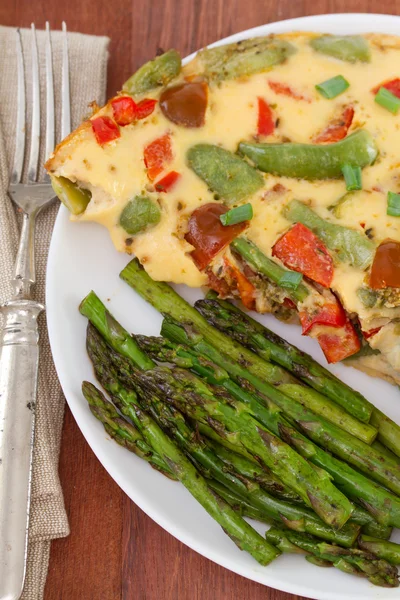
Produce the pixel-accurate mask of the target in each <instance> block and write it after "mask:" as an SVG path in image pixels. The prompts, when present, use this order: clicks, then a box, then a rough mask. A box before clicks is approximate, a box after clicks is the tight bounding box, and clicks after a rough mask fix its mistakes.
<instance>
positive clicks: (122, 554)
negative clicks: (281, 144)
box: [0, 0, 400, 600]
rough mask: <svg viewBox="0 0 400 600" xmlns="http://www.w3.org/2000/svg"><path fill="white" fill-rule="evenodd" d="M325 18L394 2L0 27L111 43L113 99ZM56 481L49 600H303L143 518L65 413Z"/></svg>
mask: <svg viewBox="0 0 400 600" xmlns="http://www.w3.org/2000/svg"><path fill="white" fill-rule="evenodd" d="M329 12H380V13H391V14H400V2H398V1H397V0H380V2H377V1H376V0H272V1H271V0H62V1H53V2H49V1H48V0H0V23H1V24H2V25H12V26H16V25H19V26H29V25H30V23H31V22H32V21H35V23H36V25H37V26H38V27H40V26H43V25H44V22H45V21H46V20H49V21H50V24H51V27H52V28H58V27H59V26H60V23H61V21H62V20H65V21H66V22H67V24H68V28H69V30H71V31H80V32H82V33H91V34H98V35H108V36H109V37H110V38H111V45H110V60H109V68H108V88H109V90H108V91H109V93H113V92H114V91H115V90H117V89H118V88H119V86H120V85H121V82H123V81H124V80H125V79H126V78H127V77H128V76H129V75H130V74H131V73H132V72H133V71H134V70H135V69H136V68H137V67H138V66H139V65H140V64H141V63H143V62H144V61H145V60H147V59H149V58H151V57H153V56H154V54H155V52H156V50H157V48H158V47H162V48H170V47H175V48H177V49H178V50H179V51H181V53H182V54H183V55H185V54H188V53H190V52H192V51H194V50H196V49H197V48H199V47H201V46H204V45H206V44H209V43H211V42H213V41H215V40H217V39H219V38H221V37H224V36H227V35H229V34H231V33H234V32H236V31H240V30H242V29H247V28H249V27H255V26H257V25H261V24H263V23H268V22H273V21H279V20H281V19H288V18H293V17H300V16H306V15H311V14H323V13H329ZM60 475H61V481H62V485H63V489H64V494H65V503H66V507H67V510H68V515H69V519H70V525H71V535H70V536H69V538H67V539H64V540H56V541H55V542H53V545H52V552H51V560H50V569H49V576H48V580H47V585H46V593H45V600H78V599H79V600H239V599H240V600H250V599H251V600H261V599H263V600H290V599H291V600H301V599H300V598H299V597H296V596H291V595H289V594H285V593H282V592H277V591H275V590H272V589H269V588H265V587H263V586H261V585H258V584H256V583H254V582H251V581H248V580H246V579H244V578H242V577H239V576H237V575H234V574H233V573H230V572H229V571H227V570H225V569H222V568H221V567H219V566H217V565H215V564H213V563H212V562H210V561H208V560H207V559H205V558H203V557H201V556H199V555H198V554H196V553H195V552H193V551H192V550H189V549H188V548H186V547H185V546H183V544H181V543H180V542H178V541H177V540H175V539H174V538H173V537H172V536H170V535H169V534H167V533H166V532H165V531H163V530H162V529H161V528H160V527H158V525H156V524H155V523H154V522H152V521H151V520H150V519H149V518H148V517H147V516H146V515H144V514H143V513H142V512H141V511H140V510H139V509H138V508H137V507H136V506H135V505H134V504H133V503H132V502H131V501H130V500H129V499H128V498H127V497H126V496H125V494H124V493H123V492H122V491H121V490H120V489H119V488H118V486H117V485H116V484H115V483H114V481H113V480H112V479H111V478H110V477H109V476H108V474H107V473H106V472H105V471H104V469H103V467H102V466H101V465H100V463H99V462H98V461H97V459H96V458H95V456H94V455H93V453H92V451H91V450H90V448H89V447H88V445H87V443H86V442H85V440H84V439H83V437H82V434H81V433H80V431H79V430H78V428H77V425H76V424H75V422H74V420H73V418H72V416H71V413H70V412H69V410H68V409H67V410H66V417H65V425H64V433H63V440H62V449H61V459H60Z"/></svg>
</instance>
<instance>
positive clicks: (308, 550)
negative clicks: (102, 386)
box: [265, 527, 399, 587]
mask: <svg viewBox="0 0 400 600" xmlns="http://www.w3.org/2000/svg"><path fill="white" fill-rule="evenodd" d="M265 537H266V538H267V540H268V541H270V542H271V543H273V544H275V545H276V546H277V547H278V548H279V549H280V550H281V551H282V552H290V553H302V552H303V553H304V554H306V555H311V556H315V557H317V558H318V559H322V561H326V562H327V563H330V564H331V566H334V567H336V568H337V569H340V570H341V571H344V572H345V573H350V574H352V575H358V576H360V577H365V578H367V579H368V581H370V582H371V583H373V584H374V585H379V586H383V587H398V586H399V581H398V573H397V569H396V568H394V567H392V566H391V565H390V564H389V562H387V561H386V560H383V559H380V558H378V557H377V556H376V555H375V554H373V553H371V552H368V551H364V550H359V549H357V548H349V549H345V548H340V547H339V546H331V545H330V544H327V543H325V542H322V543H320V542H319V541H318V540H316V539H313V538H311V537H310V536H307V535H304V534H301V533H297V532H296V531H287V530H286V529H280V528H277V527H272V528H271V529H270V530H269V531H267V533H266V534H265ZM312 562H313V563H314V564H318V563H315V562H314V561H312ZM323 566H329V565H325V564H323Z"/></svg>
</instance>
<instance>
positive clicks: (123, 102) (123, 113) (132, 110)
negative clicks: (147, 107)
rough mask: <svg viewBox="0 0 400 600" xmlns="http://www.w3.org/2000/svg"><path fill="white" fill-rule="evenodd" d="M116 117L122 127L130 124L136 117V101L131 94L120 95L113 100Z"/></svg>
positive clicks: (112, 104)
mask: <svg viewBox="0 0 400 600" xmlns="http://www.w3.org/2000/svg"><path fill="white" fill-rule="evenodd" d="M111 106H112V109H113V113H114V119H115V120H116V122H117V123H118V125H120V126H121V127H125V125H129V124H130V123H132V122H133V121H135V119H136V102H135V101H134V100H133V98H131V97H130V96H118V97H117V98H114V100H111Z"/></svg>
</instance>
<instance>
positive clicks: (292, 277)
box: [278, 271, 303, 290]
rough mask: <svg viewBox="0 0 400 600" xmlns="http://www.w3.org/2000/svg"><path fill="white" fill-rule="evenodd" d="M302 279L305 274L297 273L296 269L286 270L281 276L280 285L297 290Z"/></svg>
mask: <svg viewBox="0 0 400 600" xmlns="http://www.w3.org/2000/svg"><path fill="white" fill-rule="evenodd" d="M302 279H303V275H302V274H301V273H297V272H296V271H286V272H285V273H283V275H281V277H280V278H279V281H278V285H280V286H281V287H283V288H286V289H287V290H297V288H298V287H299V285H300V283H301V281H302Z"/></svg>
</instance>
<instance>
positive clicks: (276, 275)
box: [231, 237, 311, 304]
mask: <svg viewBox="0 0 400 600" xmlns="http://www.w3.org/2000/svg"><path fill="white" fill-rule="evenodd" d="M231 247H232V248H233V250H235V251H236V252H237V253H238V254H239V255H240V256H241V257H242V258H243V259H244V260H245V261H246V262H247V263H248V264H249V265H250V267H252V269H253V270H254V271H255V272H256V273H261V274H262V275H264V276H265V277H268V279H270V280H271V281H273V282H274V283H276V284H277V285H279V286H280V287H285V286H284V285H283V283H282V282H283V281H284V277H285V275H286V274H287V273H288V269H286V268H285V267H282V266H281V265H280V264H278V263H277V262H275V261H274V260H272V259H271V258H268V256H266V255H265V254H264V253H263V252H261V251H260V250H259V249H258V248H257V246H256V245H255V244H253V242H250V241H249V240H247V239H246V238H244V237H239V238H236V239H235V240H233V242H232V243H231ZM310 290H311V288H310V287H309V286H307V285H306V284H305V283H304V282H302V283H300V284H299V285H298V286H297V287H296V288H295V289H293V287H291V288H288V289H287V290H285V291H287V295H288V297H290V298H291V299H292V301H293V302H294V303H295V304H297V303H298V302H300V303H301V302H304V300H305V299H306V298H307V297H308V296H309V294H310Z"/></svg>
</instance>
